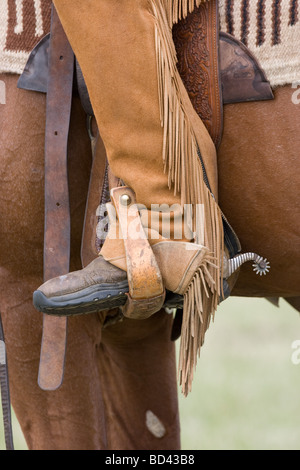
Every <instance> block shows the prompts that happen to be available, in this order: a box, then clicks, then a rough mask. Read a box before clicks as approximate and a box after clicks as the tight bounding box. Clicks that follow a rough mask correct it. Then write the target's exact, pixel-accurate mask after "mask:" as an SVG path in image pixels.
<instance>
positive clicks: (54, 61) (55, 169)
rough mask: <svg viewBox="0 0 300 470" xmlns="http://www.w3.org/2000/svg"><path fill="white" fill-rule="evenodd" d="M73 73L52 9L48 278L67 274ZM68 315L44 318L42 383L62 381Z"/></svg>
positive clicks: (47, 161) (69, 51) (48, 387)
mask: <svg viewBox="0 0 300 470" xmlns="http://www.w3.org/2000/svg"><path fill="white" fill-rule="evenodd" d="M73 77H74V53H73V51H72V49H71V46H70V44H69V42H68V40H67V37H66V35H65V32H64V30H63V28H62V25H61V23H60V20H59V18H58V15H57V12H56V10H55V8H54V6H53V7H52V18H51V42H50V50H49V78H48V86H47V90H48V91H47V108H46V113H47V114H46V136H45V238H44V282H45V281H47V280H48V279H51V278H53V277H57V276H60V275H63V274H66V273H67V272H69V264H70V207H69V188H68V171H67V170H68V169H67V142H68V134H69V124H70V115H71V103H72V91H73ZM66 337H67V319H66V318H65V317H53V316H51V317H50V316H47V315H44V316H43V337H42V345H41V355H40V366H39V377H38V383H39V386H40V387H41V388H42V389H43V390H55V389H57V388H58V387H59V386H60V385H61V383H62V380H63V373H64V363H65V348H66Z"/></svg>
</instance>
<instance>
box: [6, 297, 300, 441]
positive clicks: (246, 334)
mask: <svg viewBox="0 0 300 470" xmlns="http://www.w3.org/2000/svg"><path fill="white" fill-rule="evenodd" d="M296 340H300V318H299V314H298V313H297V312H296V311H295V310H294V309H293V308H292V307H290V306H289V305H288V304H287V303H286V302H285V301H283V300H281V301H280V306H279V308H277V307H275V306H274V305H272V304H271V303H269V302H268V301H267V300H265V299H248V298H236V297H232V298H229V299H228V300H226V302H224V303H223V304H221V306H220V307H219V309H218V311H217V314H216V318H215V322H214V323H213V324H211V326H210V329H209V330H208V332H207V335H206V341H205V345H204V347H203V348H202V352H201V357H200V359H199V362H198V366H197V372H196V377H195V380H194V383H193V390H192V393H191V394H190V395H189V396H188V397H187V398H184V396H183V395H182V393H181V391H180V390H179V391H178V395H179V404H180V417H181V438H182V449H183V450H300V426H299V421H300V399H299V391H300V364H298V365H296V364H294V363H293V362H292V354H293V352H294V350H293V349H292V344H293V343H294V341H296ZM298 357H300V355H299V356H298ZM0 413H1V412H0ZM0 417H1V423H0V450H4V449H5V445H4V436H3V426H2V416H0ZM14 441H15V449H16V450H25V449H26V448H27V447H26V443H25V440H24V437H23V435H22V432H21V430H20V427H19V424H18V422H17V420H16V418H15V416H14Z"/></svg>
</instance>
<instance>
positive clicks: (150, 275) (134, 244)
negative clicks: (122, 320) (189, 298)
mask: <svg viewBox="0 0 300 470" xmlns="http://www.w3.org/2000/svg"><path fill="white" fill-rule="evenodd" d="M111 199H112V202H113V204H114V206H115V209H116V212H117V217H118V220H119V224H120V229H121V232H122V237H123V240H124V246H125V253H126V262H127V276H128V284H129V294H128V299H127V302H126V304H125V306H124V307H123V314H124V316H125V317H127V318H133V319H140V320H141V319H144V318H148V317H150V316H151V315H153V314H154V313H155V312H158V311H159V310H160V309H161V308H162V306H163V303H164V300H165V289H164V285H163V280H162V276H161V273H160V270H159V267H158V264H157V262H156V259H155V256H154V254H153V251H152V248H151V246H150V244H149V241H148V240H147V237H146V234H145V232H144V229H143V226H142V223H141V219H140V215H139V212H138V208H137V205H136V199H135V193H134V192H133V191H132V189H130V188H128V187H126V186H122V187H120V188H114V189H112V190H111Z"/></svg>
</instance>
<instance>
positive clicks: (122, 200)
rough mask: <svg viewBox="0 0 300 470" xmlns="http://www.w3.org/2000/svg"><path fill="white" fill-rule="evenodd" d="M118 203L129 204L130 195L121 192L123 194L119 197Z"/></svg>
mask: <svg viewBox="0 0 300 470" xmlns="http://www.w3.org/2000/svg"><path fill="white" fill-rule="evenodd" d="M120 203H121V204H122V206H130V204H131V197H130V196H128V194H123V195H122V196H121V197H120Z"/></svg>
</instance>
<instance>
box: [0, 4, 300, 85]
mask: <svg viewBox="0 0 300 470" xmlns="http://www.w3.org/2000/svg"><path fill="white" fill-rule="evenodd" d="M51 3H52V2H51V0H0V73H1V72H8V73H17V74H21V73H22V71H23V69H24V67H25V64H26V61H27V59H28V55H29V53H30V51H31V50H32V49H33V48H34V46H35V45H36V44H37V43H38V41H39V40H40V39H41V38H42V37H43V36H44V35H45V34H47V33H48V32H49V30H50V13H51ZM299 4H300V0H251V2H250V0H219V7H220V27H221V31H225V32H227V33H230V34H232V35H233V36H235V37H236V38H237V39H239V40H240V41H242V42H243V43H244V44H245V45H246V46H248V47H249V49H250V50H251V52H252V53H253V54H254V55H255V56H256V58H257V59H258V61H259V62H260V65H261V66H262V68H263V69H264V70H265V72H266V75H267V77H268V80H269V81H270V83H271V85H272V86H273V87H275V86H279V85H285V84H290V83H296V82H300V53H299V41H300V10H299V9H300V5H299Z"/></svg>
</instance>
